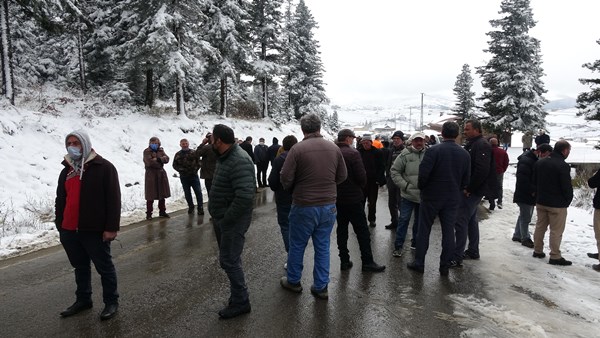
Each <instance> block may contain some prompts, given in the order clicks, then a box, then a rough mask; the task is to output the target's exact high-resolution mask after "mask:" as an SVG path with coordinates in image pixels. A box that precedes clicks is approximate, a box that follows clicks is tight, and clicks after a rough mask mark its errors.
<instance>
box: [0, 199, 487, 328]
mask: <svg viewBox="0 0 600 338" xmlns="http://www.w3.org/2000/svg"><path fill="white" fill-rule="evenodd" d="M377 215H378V223H377V227H376V228H372V229H371V234H372V246H373V254H374V257H375V260H376V261H377V262H378V263H380V264H385V265H387V269H386V271H385V272H383V273H363V272H362V271H361V267H360V253H359V250H358V244H357V241H356V237H355V236H354V234H353V232H352V230H350V233H351V235H350V239H349V248H350V255H351V259H352V260H353V262H354V267H353V268H352V269H350V270H348V271H343V272H342V271H340V269H339V258H338V256H337V244H336V239H335V238H336V236H335V229H334V231H333V234H332V250H331V252H332V254H331V274H330V277H331V282H330V284H329V300H328V301H324V300H320V299H316V298H314V297H313V296H312V295H311V294H310V291H309V288H310V285H311V283H312V267H313V264H312V258H313V256H312V245H311V244H309V248H307V251H306V256H305V260H304V263H305V266H304V273H303V278H302V284H303V286H304V292H303V293H301V294H295V293H291V292H289V291H287V290H284V289H282V288H281V287H280V286H279V279H280V277H282V276H284V274H285V270H284V269H283V263H284V262H285V259H286V258H285V250H284V247H283V242H282V239H281V234H280V232H279V227H278V225H277V222H276V217H275V204H274V202H273V196H272V194H271V193H270V191H268V190H267V191H262V192H260V193H258V194H257V206H256V208H255V211H254V217H253V222H252V225H251V227H250V230H249V231H248V233H247V239H246V247H245V249H244V254H243V260H244V263H243V264H244V269H245V272H246V278H247V283H248V287H249V291H250V299H251V303H252V312H251V313H250V314H248V315H244V316H240V317H238V318H234V319H230V320H220V319H219V317H218V315H217V312H218V311H219V310H220V309H221V308H223V307H224V305H225V303H226V301H227V298H228V296H229V283H228V280H227V277H226V275H225V274H224V272H223V271H222V270H221V268H220V267H219V264H218V259H217V245H216V240H215V237H214V234H213V231H212V225H211V223H210V222H209V216H208V215H206V216H196V215H194V216H191V217H190V216H188V215H187V214H186V213H185V212H184V211H180V212H176V213H173V214H172V215H171V216H172V218H171V219H168V220H166V219H154V220H152V221H144V222H140V223H137V224H133V225H130V226H127V227H125V228H123V229H122V231H121V232H120V234H119V237H118V239H119V240H120V242H114V243H113V245H112V250H113V256H114V261H115V265H116V267H117V273H118V277H119V292H120V294H121V299H120V309H119V314H118V315H117V316H116V317H115V318H113V319H111V320H109V321H106V322H101V321H100V320H99V313H100V311H102V308H103V304H102V297H101V286H100V281H99V276H98V274H97V273H96V272H93V281H94V284H93V288H94V291H95V293H94V295H93V300H94V308H93V309H92V310H89V311H86V312H84V313H81V314H78V315H76V316H73V317H69V318H60V316H59V313H60V312H61V311H62V310H64V309H65V308H66V307H68V306H69V305H71V303H72V302H73V301H74V278H73V272H72V269H71V267H70V265H69V263H68V261H67V257H66V255H65V254H64V252H63V250H62V247H54V248H50V249H46V250H42V251H39V252H36V253H33V254H29V255H26V256H22V257H18V258H13V259H9V260H5V261H0V318H1V320H0V336H1V337H42V336H44V337H150V336H152V337H165V336H169V337H248V336H252V337H284V336H285V337H317V336H318V337H325V336H329V337H458V336H460V334H461V332H463V331H464V330H466V329H468V328H473V327H476V326H477V323H476V318H473V320H468V319H467V320H465V318H464V316H459V317H457V316H456V315H455V313H454V304H453V302H452V300H451V299H449V296H450V295H456V294H459V295H463V294H469V295H475V296H476V297H485V296H486V295H485V290H484V287H483V286H481V285H480V284H481V283H480V282H479V278H478V276H477V271H476V270H475V269H470V268H469V265H468V264H467V265H465V267H463V268H462V269H456V270H451V271H450V276H449V277H441V276H440V275H439V272H438V270H437V268H438V257H439V254H440V250H441V248H440V231H439V225H434V230H433V232H432V239H431V245H430V250H429V253H428V255H427V266H426V271H425V274H424V275H421V274H417V273H414V272H412V271H409V270H407V268H406V263H407V262H409V261H411V260H412V256H413V253H412V252H411V250H410V249H409V248H408V245H405V250H404V253H403V256H402V257H401V258H396V257H392V255H391V253H392V250H393V241H394V233H393V232H392V231H390V230H386V229H385V228H384V225H385V224H388V223H389V212H388V210H387V192H385V191H384V190H382V191H381V193H380V196H379V203H378V211H377ZM409 233H410V231H409ZM409 236H410V235H409ZM408 243H410V242H408Z"/></svg>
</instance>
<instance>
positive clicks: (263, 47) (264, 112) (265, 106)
mask: <svg viewBox="0 0 600 338" xmlns="http://www.w3.org/2000/svg"><path fill="white" fill-rule="evenodd" d="M260 57H261V59H262V60H263V61H266V60H267V44H266V43H265V42H264V41H262V42H261V44H260ZM268 85H269V83H268V80H267V74H264V75H263V78H262V94H263V95H262V96H263V106H262V108H263V109H262V118H265V117H267V116H269V92H268Z"/></svg>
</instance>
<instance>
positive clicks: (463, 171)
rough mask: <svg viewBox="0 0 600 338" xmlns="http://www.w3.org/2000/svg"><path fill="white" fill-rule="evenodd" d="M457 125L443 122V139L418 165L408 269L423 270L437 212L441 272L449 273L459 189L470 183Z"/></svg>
mask: <svg viewBox="0 0 600 338" xmlns="http://www.w3.org/2000/svg"><path fill="white" fill-rule="evenodd" d="M458 130H459V126H458V124H457V123H456V122H445V123H444V124H443V125H442V138H443V141H442V142H441V143H440V144H438V145H435V146H433V147H431V148H429V149H428V150H427V151H426V152H425V156H423V161H422V162H421V164H420V166H419V183H418V188H419V189H420V190H421V205H420V208H419V230H418V234H417V251H416V253H415V260H414V261H413V262H411V263H408V264H407V267H408V268H409V269H411V270H414V271H417V272H420V273H423V272H424V270H425V256H426V255H427V250H428V249H429V235H430V234H431V227H432V226H433V221H434V220H435V217H436V216H439V218H440V224H441V227H442V254H441V256H440V269H439V271H440V274H442V275H443V276H446V275H448V269H449V267H450V264H451V261H452V259H453V258H452V257H453V253H454V244H455V243H454V224H455V222H456V217H457V213H458V209H459V206H460V202H459V201H460V199H461V198H462V195H463V193H462V191H463V189H464V187H466V186H467V184H468V183H469V174H470V167H471V163H470V162H471V159H470V157H469V153H468V152H467V151H465V150H464V149H463V148H461V147H460V146H459V145H458V144H456V141H455V140H456V137H458Z"/></svg>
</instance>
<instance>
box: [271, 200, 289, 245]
mask: <svg viewBox="0 0 600 338" xmlns="http://www.w3.org/2000/svg"><path fill="white" fill-rule="evenodd" d="M275 206H276V207H277V223H278V224H279V229H280V230H281V237H282V238H283V245H284V246H285V252H289V251H290V222H289V217H290V210H292V199H291V197H290V195H289V193H288V192H285V191H276V192H275Z"/></svg>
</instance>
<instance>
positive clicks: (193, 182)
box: [179, 175, 203, 209]
mask: <svg viewBox="0 0 600 338" xmlns="http://www.w3.org/2000/svg"><path fill="white" fill-rule="evenodd" d="M179 180H180V181H181V186H182V187H183V194H184V195H185V200H186V202H187V205H188V208H193V207H194V200H193V199H192V190H194V195H196V202H197V203H198V209H202V204H203V202H202V189H200V178H199V177H198V175H194V176H181V177H179Z"/></svg>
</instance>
